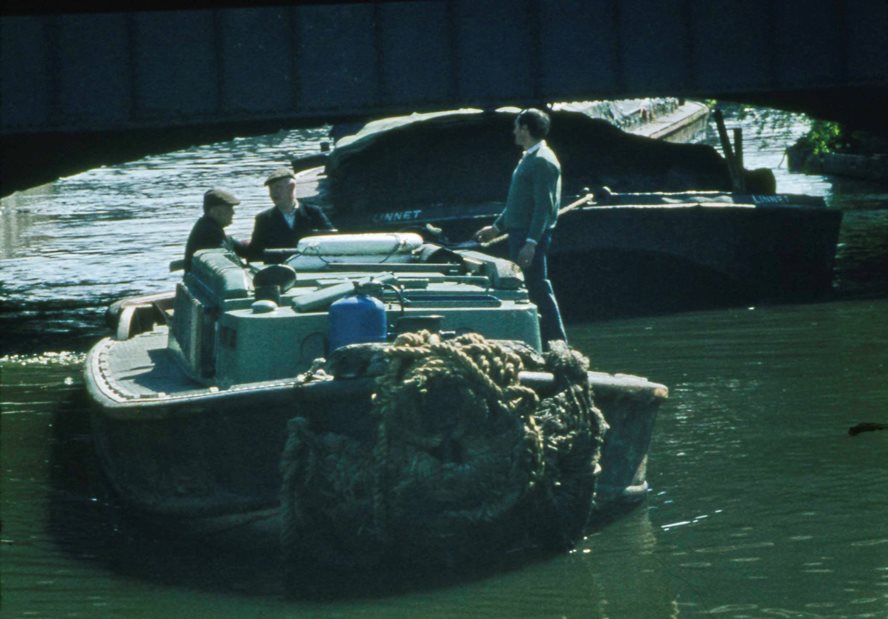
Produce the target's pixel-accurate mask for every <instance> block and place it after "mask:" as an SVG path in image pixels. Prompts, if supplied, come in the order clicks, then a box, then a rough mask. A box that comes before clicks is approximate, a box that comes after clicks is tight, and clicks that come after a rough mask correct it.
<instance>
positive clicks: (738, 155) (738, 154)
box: [734, 127, 743, 172]
mask: <svg viewBox="0 0 888 619" xmlns="http://www.w3.org/2000/svg"><path fill="white" fill-rule="evenodd" d="M734 161H736V162H737V169H738V170H740V172H743V128H742V127H734Z"/></svg>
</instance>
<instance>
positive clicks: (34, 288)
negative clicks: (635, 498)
mask: <svg viewBox="0 0 888 619" xmlns="http://www.w3.org/2000/svg"><path fill="white" fill-rule="evenodd" d="M728 112H729V113H728V114H727V117H728V123H729V125H731V124H732V123H734V122H739V123H741V124H742V125H743V128H744V135H745V138H746V148H745V154H746V163H747V166H748V167H752V168H754V167H771V168H774V169H775V174H776V176H777V180H778V188H779V189H780V190H781V191H787V192H797V193H813V194H819V195H823V196H824V197H825V198H826V200H827V201H828V202H829V204H830V205H831V206H832V207H833V208H841V209H843V211H844V212H845V219H844V223H843V228H842V233H841V239H840V242H841V245H840V247H839V259H838V265H837V271H836V276H837V285H838V293H839V298H840V300H839V301H837V302H831V303H818V304H810V305H781V306H771V307H757V308H737V309H731V310H721V311H711V312H696V313H688V314H676V315H672V316H652V317H647V318H638V319H632V320H614V321H608V322H598V323H591V324H574V325H572V326H571V327H570V329H569V331H570V336H571V339H572V342H573V344H574V345H575V346H577V347H578V348H579V349H580V350H582V351H584V352H586V353H587V354H588V355H589V356H590V357H591V359H592V363H593V365H594V367H595V368H597V369H602V370H607V371H612V372H628V373H635V374H640V375H644V376H648V377H650V378H651V379H653V380H656V381H658V382H662V383H665V384H667V385H668V386H669V387H670V400H669V401H668V402H667V403H666V405H664V407H663V408H662V411H661V415H660V418H659V419H658V422H657V427H656V429H655V433H654V442H653V445H652V448H651V459H650V466H649V478H650V482H651V484H652V487H653V491H652V493H651V494H650V496H649V498H648V501H647V502H646V504H645V505H644V506H642V507H641V508H640V509H637V510H635V511H632V512H629V513H627V514H624V515H622V516H621V517H619V518H616V519H614V520H611V521H608V522H601V523H599V524H598V525H597V526H596V527H595V528H593V529H592V530H591V531H590V535H589V536H588V537H587V538H586V539H585V540H584V541H583V543H581V544H580V545H579V547H578V548H577V549H576V550H575V551H573V552H571V553H569V554H564V555H559V556H555V557H544V558H538V559H534V560H526V559H519V558H514V557H505V558H504V559H503V564H502V565H500V566H496V567H494V568H490V569H485V570H483V571H477V572H474V573H473V572H466V571H459V572H458V573H444V574H435V575H420V574H414V575H411V576H410V577H401V578H399V579H391V578H388V579H386V578H384V577H383V576H382V575H379V574H370V575H365V576H364V577H363V578H360V579H354V578H352V579H340V580H336V579H333V578H330V579H327V577H326V575H320V574H306V575H305V581H304V582H303V583H302V584H303V587H302V588H301V589H297V590H296V591H295V592H294V593H293V594H292V595H286V594H285V592H284V589H283V586H282V583H281V580H280V569H279V557H278V555H277V553H276V550H275V548H274V544H273V543H272V544H268V545H265V544H262V543H257V540H256V539H255V538H253V537H251V536H247V539H248V541H247V542H246V543H243V539H242V538H241V540H240V541H239V540H238V537H239V536H238V535H237V533H238V531H236V530H233V531H227V532H224V535H223V531H215V532H212V533H209V534H207V533H206V532H204V533H203V534H202V536H200V537H198V536H195V535H194V534H193V532H191V531H188V530H186V529H184V528H177V527H170V526H169V525H168V524H161V523H158V522H156V521H151V522H146V521H145V520H144V518H143V519H139V518H136V517H134V515H133V514H130V513H127V512H126V511H125V510H124V509H122V508H121V506H120V505H119V504H118V503H117V502H116V500H115V498H114V497H113V496H111V495H110V494H109V493H108V491H107V489H106V486H105V484H104V482H103V479H102V477H101V475H99V473H98V468H97V466H96V461H95V455H94V451H93V446H92V443H91V438H90V434H89V424H88V417H87V413H86V403H85V398H84V393H83V389H82V380H81V377H80V376H81V370H80V364H81V363H82V361H83V355H82V353H81V352H80V351H83V350H85V349H86V347H87V346H88V344H89V343H90V342H92V341H94V340H95V339H96V338H97V337H98V335H99V333H101V331H102V325H101V322H102V317H101V315H102V312H103V311H104V306H105V305H106V304H107V303H109V302H110V301H111V300H113V299H116V298H118V297H119V296H121V295H124V294H132V293H143V292H154V291H157V290H159V289H168V288H169V287H170V286H171V284H172V282H174V281H175V279H177V277H178V276H175V275H171V274H170V273H169V272H168V271H167V267H166V264H167V263H168V262H169V261H170V260H174V259H177V258H179V257H181V256H180V254H181V252H182V247H183V244H184V240H185V238H186V236H187V234H188V231H189V229H190V227H191V225H192V223H193V221H194V219H195V218H196V217H197V215H198V214H199V212H200V203H201V196H202V194H203V191H204V190H205V189H206V188H207V187H209V186H214V185H220V186H223V187H226V188H228V189H229V190H231V191H233V192H234V193H235V194H236V195H238V196H239V197H240V198H241V200H242V204H241V206H240V207H239V210H238V215H237V218H236V222H235V224H234V225H233V226H232V229H233V232H234V234H235V235H241V236H246V235H248V234H249V232H250V229H251V226H252V221H251V220H252V216H253V215H254V214H255V213H257V212H258V211H259V210H261V209H262V208H265V206H266V203H267V195H266V193H265V188H264V187H263V186H262V180H263V178H264V175H265V173H266V172H267V171H268V169H270V168H273V167H277V166H278V165H280V164H282V163H285V162H286V160H287V159H288V158H289V157H290V156H291V155H295V154H299V153H306V154H307V153H312V152H314V151H315V150H316V148H317V143H318V141H319V140H320V139H321V137H322V136H323V131H321V130H317V131H314V132H311V131H309V132H286V133H279V134H274V135H271V136H265V137H263V138H255V139H244V140H232V141H230V142H225V143H221V144H215V145H209V146H201V147H195V148H192V149H187V150H184V151H178V152H176V153H171V154H168V155H162V156H157V157H148V158H145V159H143V160H140V161H137V162H133V163H130V164H125V165H121V166H115V167H113V168H101V169H97V170H92V171H90V172H87V173H85V174H81V175H77V176H75V177H71V178H68V179H62V180H60V181H58V182H56V183H53V184H50V185H46V186H43V187H40V188H36V189H33V190H31V191H28V192H22V193H19V194H16V195H15V196H13V197H11V198H9V199H6V200H3V202H2V205H0V261H2V262H0V264H2V274H3V277H2V280H0V328H2V329H3V331H4V333H3V344H2V346H3V348H2V350H0V354H5V353H9V352H16V351H19V352H22V353H23V354H22V355H20V356H11V355H7V356H5V357H0V387H2V391H0V400H2V409H0V457H2V477H0V515H2V532H0V572H2V573H0V576H2V586H3V592H2V593H3V597H2V613H3V617H4V619H5V618H6V617H61V616H75V617H76V616H83V617H157V616H169V617H185V616H208V617H238V618H243V617H260V616H261V617H448V618H449V617H473V618H474V617H503V616H509V617H582V618H586V617H591V618H599V617H601V618H603V617H677V616H703V615H718V616H726V617H765V616H780V617H885V616H888V527H886V525H885V523H886V522H888V492H886V491H885V488H886V487H888V467H886V465H885V463H886V462H888V432H885V431H883V432H870V433H864V434H861V435H859V436H856V437H853V438H852V437H849V436H848V435H847V429H848V428H849V427H850V426H853V425H855V424H857V423H860V422H863V421H875V422H883V423H886V422H888V417H886V415H888V382H886V381H885V379H884V377H885V375H886V370H888V329H886V328H885V326H886V324H888V321H886V315H888V299H886V296H888V294H886V293H888V268H886V266H888V207H886V194H888V189H886V188H885V187H879V186H876V185H873V184H865V183H863V184H862V183H858V182H836V181H833V180H831V179H828V178H825V177H809V176H802V175H792V174H789V173H788V172H787V171H786V170H785V168H784V167H780V166H781V158H782V152H783V148H784V147H785V146H786V145H787V144H788V143H789V142H790V141H791V139H794V137H795V136H796V135H798V134H800V133H801V132H803V131H804V129H805V123H806V121H805V120H804V119H803V118H801V117H797V116H794V115H788V114H782V113H780V114H778V113H774V112H768V111H762V110H758V109H754V108H750V109H748V110H747V111H745V112H744V111H743V109H741V108H737V109H731V110H728ZM709 139H712V136H710V138H709ZM784 165H785V164H784ZM13 329H17V330H19V332H20V333H22V334H23V335H22V336H20V337H18V338H16V337H14V333H13ZM44 350H75V351H78V352H77V353H60V354H52V353H46V354H39V351H44Z"/></svg>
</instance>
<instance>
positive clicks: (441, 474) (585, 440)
mask: <svg viewBox="0 0 888 619" xmlns="http://www.w3.org/2000/svg"><path fill="white" fill-rule="evenodd" d="M516 344H517V343H508V342H500V341H494V340H486V339H485V338H483V337H482V336H480V335H478V334H465V335H461V336H458V337H456V338H454V339H449V340H445V339H442V338H441V337H440V336H439V335H437V334H432V333H429V332H426V331H421V332H419V333H407V334H402V335H400V336H398V338H397V339H396V340H395V341H394V343H393V344H392V345H391V346H388V347H384V348H383V349H382V350H381V352H380V353H379V354H381V355H382V356H383V358H384V359H383V360H384V363H383V364H381V366H382V368H383V369H382V373H381V374H380V375H378V376H377V378H376V389H375V391H374V393H373V396H372V402H371V403H370V409H369V414H370V416H371V419H370V421H371V427H372V431H371V432H368V433H367V436H363V437H354V436H345V435H343V434H335V433H332V432H315V431H313V430H312V427H311V423H310V422H309V420H308V419H306V418H305V417H296V418H294V419H293V420H291V422H290V424H289V428H288V430H289V435H288V440H287V445H286V448H285V451H284V454H283V456H282V460H281V468H282V474H283V484H282V489H281V502H282V513H283V524H284V527H283V531H282V544H283V547H284V550H285V558H287V560H289V561H296V560H301V559H304V558H305V557H306V555H308V556H310V557H312V558H315V559H321V560H323V561H326V562H332V563H334V564H337V565H343V566H360V565H369V564H374V563H377V562H379V561H380V560H381V559H382V558H383V557H386V556H389V557H390V556H397V557H399V558H401V559H403V558H404V557H411V558H414V559H415V558H416V557H419V556H423V557H426V558H429V559H431V560H433V561H434V560H446V561H447V562H448V563H453V562H459V561H463V560H466V559H469V558H470V557H471V556H472V555H474V554H476V553H478V552H480V551H490V550H504V549H506V548H508V547H509V546H510V545H514V544H515V543H517V542H519V541H521V540H526V539H529V538H532V537H536V538H537V541H540V538H542V539H543V541H545V542H546V543H548V544H552V545H556V546H559V547H562V546H565V545H568V546H569V545H570V544H571V543H573V542H574V541H576V539H577V537H578V536H579V535H581V532H582V527H583V525H584V524H585V522H586V517H587V516H588V513H589V510H590V509H591V503H592V498H593V495H594V486H595V466H596V463H597V460H598V458H599V456H600V447H601V443H602V439H603V434H604V431H605V429H606V424H605V423H604V419H603V417H602V416H601V413H600V412H598V410H597V409H596V408H595V407H594V405H593V403H592V393H591V390H590V389H589V385H588V379H587V375H586V370H587V367H588V361H587V360H586V359H585V358H584V357H582V356H581V355H579V354H578V353H576V352H574V351H570V350H568V349H567V348H566V347H565V348H564V349H563V350H560V351H559V352H556V353H553V354H549V355H547V357H546V358H545V360H541V359H540V358H539V355H537V354H535V353H533V352H532V351H530V350H529V349H526V348H522V346H521V345H520V344H517V345H516ZM525 369H530V370H543V369H545V370H547V371H549V372H552V373H554V374H555V376H556V382H557V391H556V393H555V394H554V395H552V396H550V397H547V398H544V399H543V400H542V401H541V400H540V398H539V396H538V394H537V393H536V392H535V391H534V390H533V389H531V388H529V387H525V386H523V385H521V384H520V382H519V372H521V371H522V370H525ZM308 416H309V417H310V414H309V415H308Z"/></svg>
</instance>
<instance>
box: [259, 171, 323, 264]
mask: <svg viewBox="0 0 888 619" xmlns="http://www.w3.org/2000/svg"><path fill="white" fill-rule="evenodd" d="M265 185H266V186H267V187H268V195H269V196H270V197H271V201H272V202H273V203H274V206H273V207H272V208H270V209H268V210H265V211H262V212H261V213H259V214H258V215H256V221H255V223H254V225H253V237H252V239H251V240H250V254H251V255H252V257H253V258H254V259H257V260H261V259H262V252H263V251H264V250H266V249H279V248H291V247H296V244H297V243H298V242H299V239H301V238H302V237H304V236H308V235H310V234H313V233H315V232H316V231H328V232H335V231H336V229H335V228H334V227H333V224H332V223H330V220H329V219H328V218H327V215H326V214H325V213H324V211H323V210H322V209H321V208H319V207H317V206H313V205H311V204H302V203H300V202H299V200H297V199H296V174H294V173H293V170H291V169H290V168H278V169H277V170H275V171H274V172H272V173H271V174H270V175H269V176H268V178H266V179H265Z"/></svg>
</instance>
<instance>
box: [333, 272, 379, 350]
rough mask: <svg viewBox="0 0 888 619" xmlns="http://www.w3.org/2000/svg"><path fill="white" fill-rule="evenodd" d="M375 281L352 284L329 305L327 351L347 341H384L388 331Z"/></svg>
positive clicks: (377, 285) (355, 342) (348, 342)
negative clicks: (350, 291)
mask: <svg viewBox="0 0 888 619" xmlns="http://www.w3.org/2000/svg"><path fill="white" fill-rule="evenodd" d="M381 292H382V286H381V285H379V284H366V285H363V286H361V285H358V284H355V290H354V292H352V293H349V294H348V296H345V297H343V298H341V299H339V300H338V301H335V302H334V303H333V304H332V305H330V313H329V327H330V331H329V335H330V352H333V351H334V350H336V349H337V348H341V347H342V346H346V345H348V344H359V343H364V342H384V341H385V340H386V334H387V331H388V328H387V322H386V317H385V305H383V303H382V301H380V300H379V299H378V298H376V297H375V296H373V295H374V294H379V295H380V296H381Z"/></svg>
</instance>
